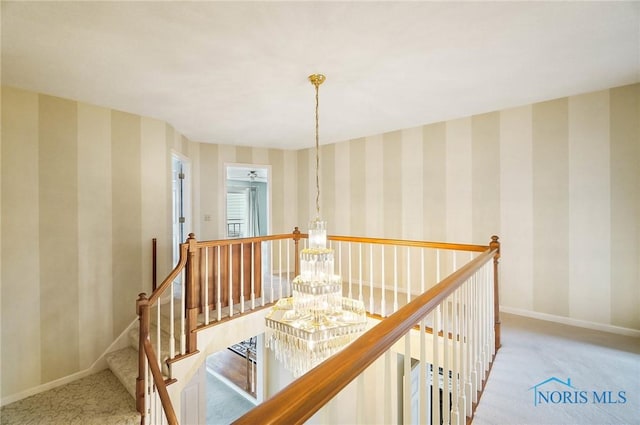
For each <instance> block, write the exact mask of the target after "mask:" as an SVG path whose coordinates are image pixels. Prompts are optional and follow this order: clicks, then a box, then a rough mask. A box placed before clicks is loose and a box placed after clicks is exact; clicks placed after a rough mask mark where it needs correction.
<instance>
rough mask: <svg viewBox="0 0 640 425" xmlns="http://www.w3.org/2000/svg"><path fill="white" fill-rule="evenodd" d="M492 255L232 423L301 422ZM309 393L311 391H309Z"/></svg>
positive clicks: (480, 258) (459, 272)
mask: <svg viewBox="0 0 640 425" xmlns="http://www.w3.org/2000/svg"><path fill="white" fill-rule="evenodd" d="M497 252H498V250H497V248H493V249H487V250H486V251H485V252H484V253H482V254H481V255H479V256H477V257H476V258H475V259H473V260H472V261H470V262H469V263H467V264H466V265H465V266H464V267H462V268H460V269H459V270H457V271H456V272H454V273H452V274H451V275H449V276H448V277H447V278H445V279H444V280H442V281H441V282H440V283H438V284H437V285H435V286H434V287H432V288H431V289H429V290H427V291H426V292H425V293H423V294H422V295H419V296H418V297H416V298H414V299H413V300H412V301H411V302H410V303H408V304H407V305H405V306H404V307H402V308H401V309H400V310H398V311H397V312H395V313H394V314H392V315H391V316H389V317H387V318H386V319H385V320H383V321H381V322H380V323H379V324H377V325H376V326H375V327H373V328H372V329H371V330H369V331H367V332H365V333H364V334H363V335H362V336H361V337H359V338H358V339H356V340H355V341H354V342H352V343H351V344H350V345H349V346H347V347H346V348H345V349H344V350H342V351H340V352H339V353H337V354H335V355H334V356H332V357H330V358H329V359H327V360H325V361H324V362H323V363H321V364H320V365H318V366H317V367H315V368H314V369H312V370H310V371H309V372H308V373H306V374H305V375H303V376H302V377H301V378H299V379H297V380H295V381H294V382H292V383H291V384H290V385H289V386H287V387H286V388H284V389H283V390H282V391H280V392H278V393H277V394H276V395H274V396H273V397H272V398H270V399H269V400H267V401H265V402H263V403H262V404H261V405H259V406H257V407H256V408H254V409H253V410H251V411H249V412H248V413H247V414H246V415H244V416H242V417H241V418H239V419H238V420H237V421H235V422H234V424H237V425H243V424H247V425H250V424H256V423H260V424H302V423H304V422H305V421H306V420H308V419H309V418H310V417H311V416H313V415H314V414H315V413H316V412H317V411H318V410H319V409H320V408H321V407H322V406H324V405H325V404H326V403H328V402H329V401H330V400H331V399H332V398H333V397H335V396H336V395H337V394H338V393H339V392H340V391H341V390H342V389H343V388H344V387H346V386H347V385H348V384H349V383H350V382H351V381H353V380H354V379H355V378H356V377H357V376H358V375H360V374H361V373H362V372H363V371H364V370H365V369H366V368H367V367H369V366H370V365H371V364H372V363H373V362H374V361H375V360H376V359H378V357H380V356H381V355H382V354H383V353H385V352H386V351H387V350H389V349H390V348H391V347H392V346H393V344H394V343H396V341H398V340H399V339H400V338H401V337H402V336H403V335H405V334H406V333H407V332H409V330H411V328H413V326H414V325H415V324H416V323H418V322H419V321H420V320H421V319H422V318H424V317H425V316H426V315H427V314H429V313H430V312H431V311H432V310H433V309H434V308H435V307H437V306H438V305H439V304H441V303H442V302H443V301H444V300H445V299H446V298H447V297H448V296H449V295H450V294H451V293H453V291H455V290H456V289H457V288H458V287H459V286H460V285H462V284H463V283H464V282H465V281H466V280H467V279H468V278H469V277H471V276H472V275H473V274H474V273H475V272H476V271H477V270H478V269H480V267H481V266H483V265H484V264H485V263H487V262H488V261H490V260H491V259H492V258H494V256H495V255H496V254H497ZM310 388H312V389H313V390H312V391H310V390H309V389H310Z"/></svg>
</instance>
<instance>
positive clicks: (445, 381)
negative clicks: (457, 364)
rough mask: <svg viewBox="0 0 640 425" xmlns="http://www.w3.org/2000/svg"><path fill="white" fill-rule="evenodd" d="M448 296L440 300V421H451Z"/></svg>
mask: <svg viewBox="0 0 640 425" xmlns="http://www.w3.org/2000/svg"><path fill="white" fill-rule="evenodd" d="M449 325H450V323H449V298H448V297H447V298H446V299H445V300H444V301H443V302H442V343H443V344H444V346H443V349H442V423H443V424H449V423H451V408H450V407H449V386H450V381H449V371H450V370H451V366H450V362H449Z"/></svg>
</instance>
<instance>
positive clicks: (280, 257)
mask: <svg viewBox="0 0 640 425" xmlns="http://www.w3.org/2000/svg"><path fill="white" fill-rule="evenodd" d="M271 269H272V270H271V272H272V274H271V275H272V276H273V266H272V267H271ZM282 291H283V288H282V239H278V293H279V294H280V296H279V297H278V299H280V298H283V294H282Z"/></svg>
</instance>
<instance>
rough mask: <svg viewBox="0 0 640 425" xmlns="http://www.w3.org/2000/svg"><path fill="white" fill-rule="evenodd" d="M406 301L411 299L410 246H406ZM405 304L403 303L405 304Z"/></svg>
mask: <svg viewBox="0 0 640 425" xmlns="http://www.w3.org/2000/svg"><path fill="white" fill-rule="evenodd" d="M406 281H407V302H406V304H409V301H411V248H410V247H407V278H406ZM406 304H405V305H406Z"/></svg>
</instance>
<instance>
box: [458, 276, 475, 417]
mask: <svg viewBox="0 0 640 425" xmlns="http://www.w3.org/2000/svg"><path fill="white" fill-rule="evenodd" d="M472 279H473V277H472V278H471V279H469V280H467V281H466V282H465V283H464V285H463V286H462V321H461V332H460V333H461V334H462V367H461V369H462V378H461V381H460V382H461V383H462V385H463V386H464V387H463V389H462V397H463V399H462V407H463V408H462V411H463V412H464V414H465V416H468V417H471V409H472V405H471V403H469V402H468V400H471V381H470V380H469V286H470V285H471V283H472Z"/></svg>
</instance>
